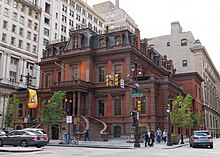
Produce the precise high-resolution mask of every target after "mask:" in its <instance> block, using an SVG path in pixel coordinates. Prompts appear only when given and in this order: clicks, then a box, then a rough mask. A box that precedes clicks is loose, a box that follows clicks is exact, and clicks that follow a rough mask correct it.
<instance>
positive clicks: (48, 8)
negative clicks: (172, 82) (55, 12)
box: [45, 3, 50, 14]
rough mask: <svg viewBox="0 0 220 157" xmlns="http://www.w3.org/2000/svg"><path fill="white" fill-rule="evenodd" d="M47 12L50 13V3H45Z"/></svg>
mask: <svg viewBox="0 0 220 157" xmlns="http://www.w3.org/2000/svg"><path fill="white" fill-rule="evenodd" d="M45 12H46V13H48V14H50V4H48V3H45Z"/></svg>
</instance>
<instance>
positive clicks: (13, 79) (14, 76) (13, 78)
mask: <svg viewBox="0 0 220 157" xmlns="http://www.w3.org/2000/svg"><path fill="white" fill-rule="evenodd" d="M16 75H17V73H16V72H14V71H10V79H9V80H10V81H11V82H16Z"/></svg>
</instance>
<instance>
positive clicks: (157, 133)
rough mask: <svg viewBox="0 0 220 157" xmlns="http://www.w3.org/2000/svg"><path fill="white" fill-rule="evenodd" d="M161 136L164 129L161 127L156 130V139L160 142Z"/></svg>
mask: <svg viewBox="0 0 220 157" xmlns="http://www.w3.org/2000/svg"><path fill="white" fill-rule="evenodd" d="M161 136H162V131H161V130H160V128H158V129H157V131H156V139H157V142H158V143H160V139H161Z"/></svg>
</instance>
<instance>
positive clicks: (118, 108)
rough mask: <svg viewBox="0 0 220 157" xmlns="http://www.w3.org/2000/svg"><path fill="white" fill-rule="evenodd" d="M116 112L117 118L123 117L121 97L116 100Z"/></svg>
mask: <svg viewBox="0 0 220 157" xmlns="http://www.w3.org/2000/svg"><path fill="white" fill-rule="evenodd" d="M114 112H115V116H121V115H122V106H121V98H120V97H116V98H114Z"/></svg>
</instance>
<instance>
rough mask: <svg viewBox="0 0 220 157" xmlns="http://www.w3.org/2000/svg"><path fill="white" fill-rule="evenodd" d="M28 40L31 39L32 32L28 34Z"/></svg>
mask: <svg viewBox="0 0 220 157" xmlns="http://www.w3.org/2000/svg"><path fill="white" fill-rule="evenodd" d="M27 39H31V32H29V31H28V32H27Z"/></svg>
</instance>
